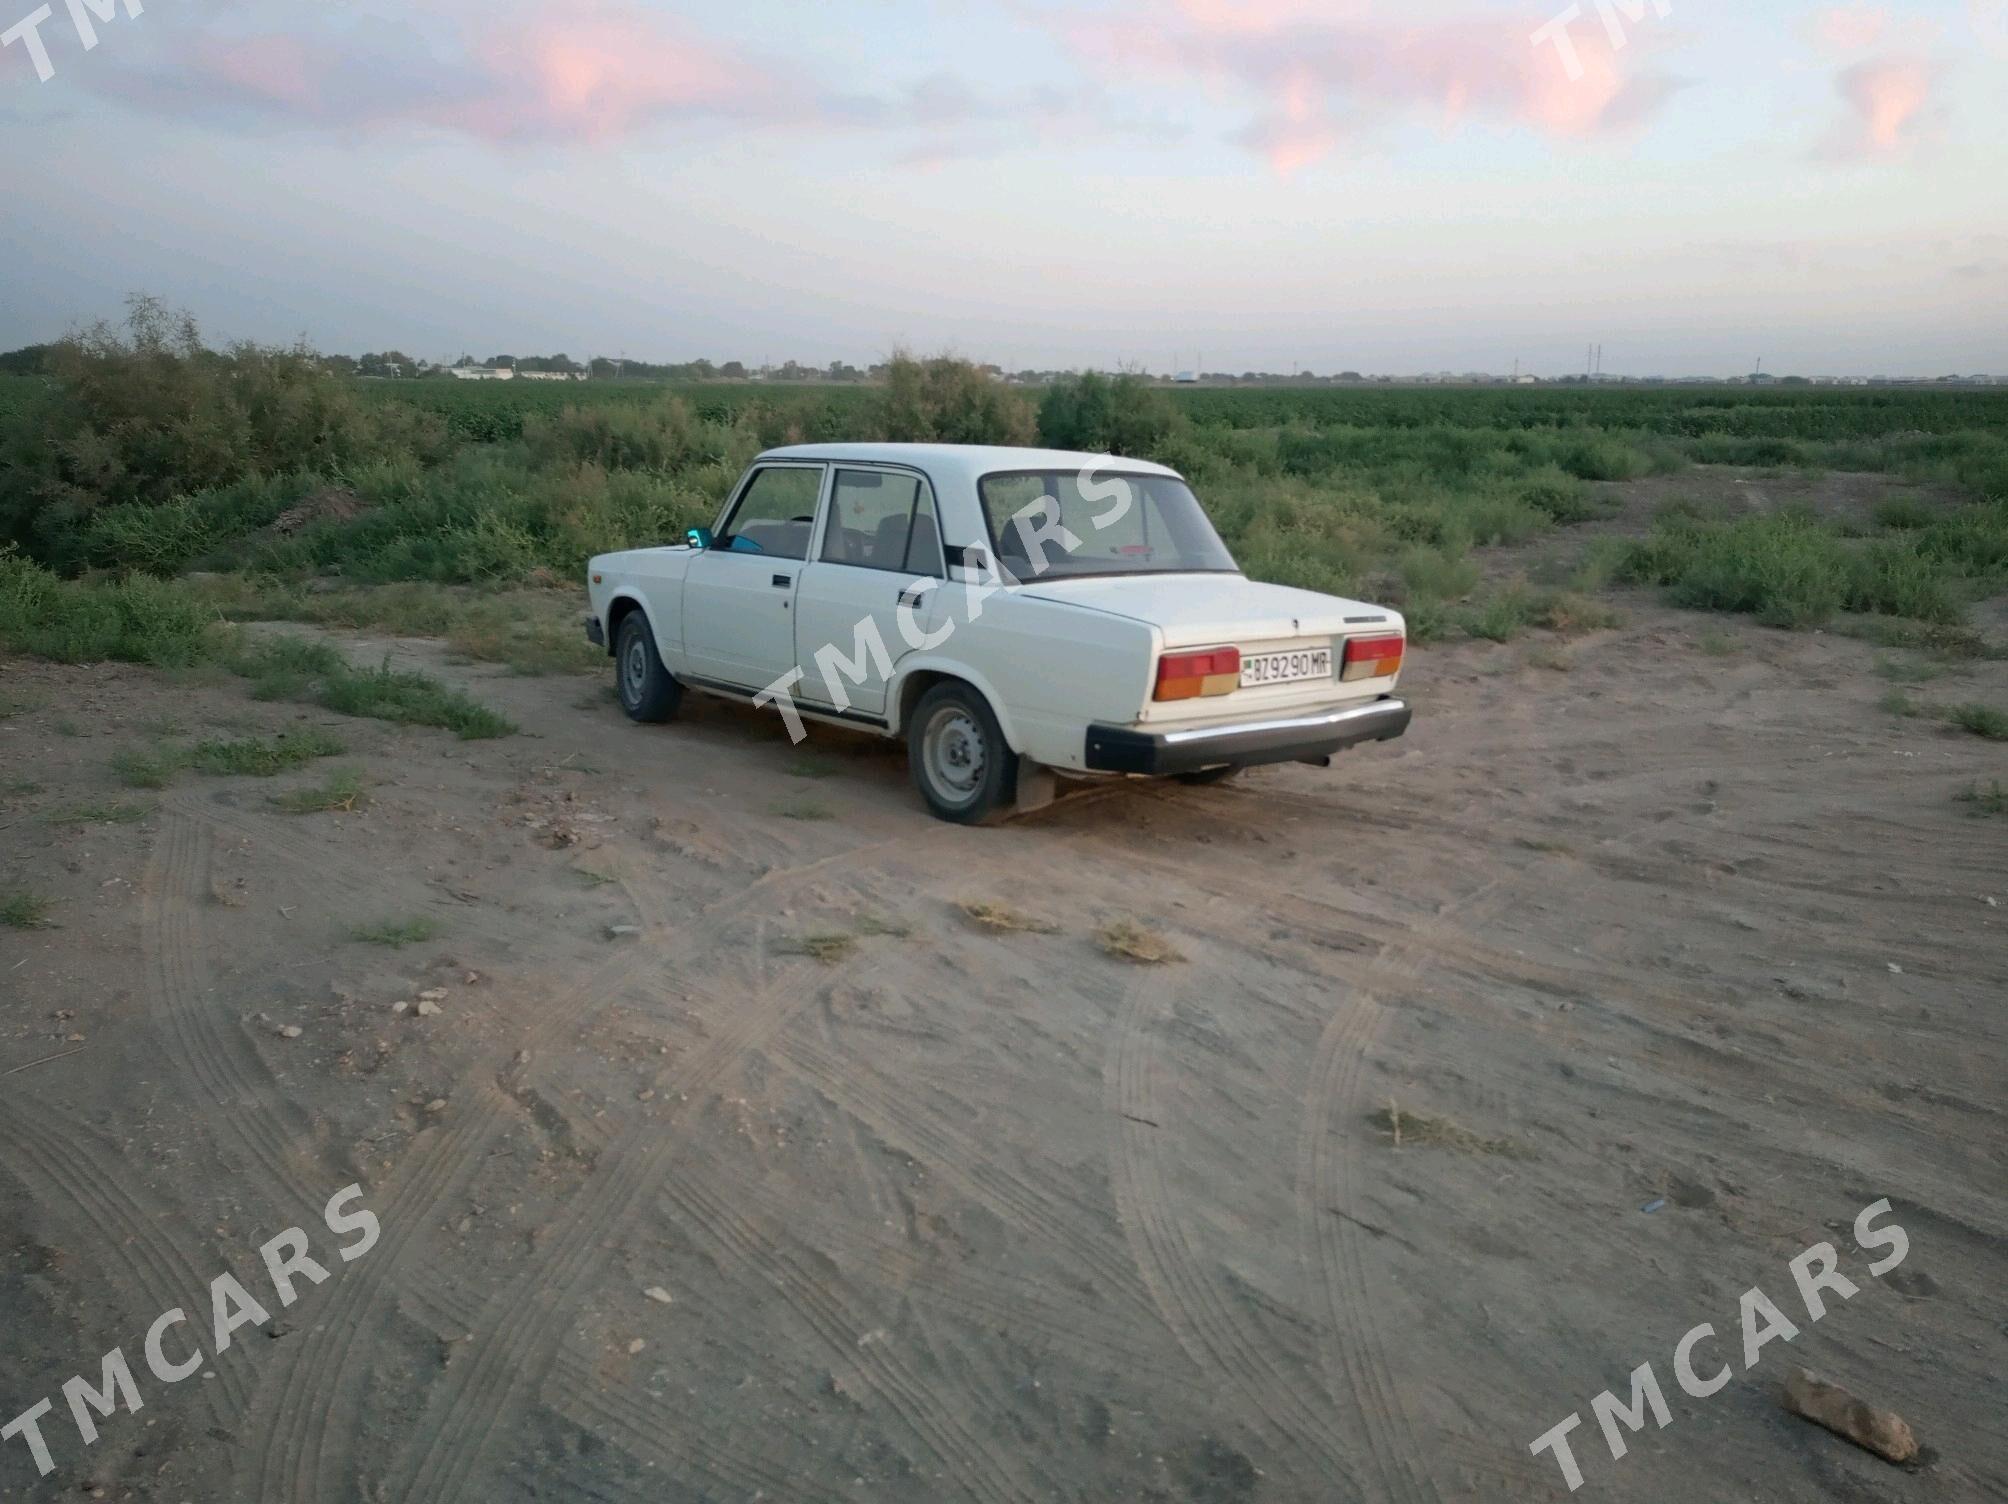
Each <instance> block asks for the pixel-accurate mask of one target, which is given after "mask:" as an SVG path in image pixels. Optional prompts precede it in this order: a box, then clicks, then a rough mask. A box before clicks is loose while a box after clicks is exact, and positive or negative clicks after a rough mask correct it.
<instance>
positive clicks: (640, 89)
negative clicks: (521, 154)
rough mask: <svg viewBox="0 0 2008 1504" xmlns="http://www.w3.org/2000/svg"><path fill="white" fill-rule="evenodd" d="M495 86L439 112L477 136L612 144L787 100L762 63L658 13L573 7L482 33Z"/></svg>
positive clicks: (479, 45) (482, 65)
mask: <svg viewBox="0 0 2008 1504" xmlns="http://www.w3.org/2000/svg"><path fill="white" fill-rule="evenodd" d="M471 51H472V54H473V56H474V59H475V61H476V64H477V66H478V68H479V69H480V71H481V73H482V74H483V75H484V76H485V78H486V79H487V81H488V82H489V84H490V85H491V87H490V88H488V89H486V90H483V91H482V92H481V93H480V94H479V95H477V96H476V97H474V98H472V99H466V100H457V101H451V102H448V103H446V104H444V105H442V106H441V107H440V108H438V109H437V110H435V111H433V112H431V113H432V118H433V119H434V120H435V121H436V122H437V123H439V124H442V125H449V126H456V127H459V128H461V129H464V130H470V131H473V132H475V133H476V134H478V135H483V136H489V137H495V138H506V137H511V136H524V135H533V136H554V137H558V138H564V139H576V140H585V141H603V140H608V139H611V138H615V137H620V136H626V135H629V134H632V133H633V132H634V131H636V130H638V129H640V128H642V127H644V126H647V125H650V124H653V123H655V122H657V121H660V120H663V119H666V118H670V117H675V116H692V115H726V114H744V113H747V112H749V111H753V110H759V111H761V112H763V113H765V112H769V111H771V110H772V109H773V107H774V106H775V104H776V103H777V102H778V101H779V100H780V99H782V98H783V97H784V93H783V91H781V90H780V89H779V88H778V87H777V85H776V81H775V80H774V79H773V78H771V77H770V76H768V75H767V74H766V73H765V72H764V71H763V70H761V69H758V68H755V67H753V66H751V65H749V64H746V63H743V62H740V61H738V60H736V59H734V58H732V57H730V56H728V55H726V54H725V53H723V52H721V51H720V50H718V49H717V48H715V47H713V46H710V45H709V44H707V43H706V42H704V41H703V40H701V39H700V38H698V37H696V36H694V35H691V34H689V33H687V32H683V31H680V30H678V29H674V28H672V27H670V26H668V25H666V24H665V23H664V22H663V21H661V20H659V19H656V18H654V17H645V16H642V15H640V14H637V13H629V12H622V11H616V10H611V9H608V10H601V11H598V12H594V11H591V10H587V11H585V12H584V13H583V14H581V13H580V12H578V11H576V10H573V9H572V8H570V7H567V8H566V13H565V14H564V15H562V16H546V15H544V14H542V13H540V14H539V16H538V17H537V18H536V19H535V20H533V21H531V22H530V23H529V24H527V25H522V26H518V27H512V28H506V29H502V30H498V31H494V32H491V33H488V34H486V35H483V36H480V37H477V38H475V39H474V40H473V43H472V46H471Z"/></svg>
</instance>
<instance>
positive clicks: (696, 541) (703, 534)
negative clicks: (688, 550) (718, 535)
mask: <svg viewBox="0 0 2008 1504" xmlns="http://www.w3.org/2000/svg"><path fill="white" fill-rule="evenodd" d="M683 541H684V542H686V543H688V544H689V545H690V546H691V547H692V548H699V549H702V548H709V547H711V529H710V528H708V527H694V528H692V529H691V530H690V531H689V532H687V533H685V534H684V535H683Z"/></svg>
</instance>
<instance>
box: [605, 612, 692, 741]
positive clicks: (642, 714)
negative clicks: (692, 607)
mask: <svg viewBox="0 0 2008 1504" xmlns="http://www.w3.org/2000/svg"><path fill="white" fill-rule="evenodd" d="M614 687H615V688H616V689H617V690H618V691H619V692H620V697H621V709H622V710H625V711H626V712H627V715H628V719H629V720H631V721H640V722H642V723H643V724H645V725H654V724H656V723H657V722H660V721H666V720H668V719H670V718H671V717H672V716H674V715H675V714H676V707H677V705H678V704H679V703H681V702H682V699H683V686H682V685H681V684H678V683H677V682H676V680H675V679H674V678H672V677H671V676H670V672H669V670H668V669H666V668H664V667H663V666H662V656H661V654H659V653H657V652H656V650H655V632H654V630H653V629H652V628H651V627H650V626H649V624H648V618H647V617H646V616H645V615H643V614H642V613H641V612H640V611H630V612H628V614H627V615H626V616H623V617H622V618H621V625H620V630H619V631H618V632H617V633H615V634H614Z"/></svg>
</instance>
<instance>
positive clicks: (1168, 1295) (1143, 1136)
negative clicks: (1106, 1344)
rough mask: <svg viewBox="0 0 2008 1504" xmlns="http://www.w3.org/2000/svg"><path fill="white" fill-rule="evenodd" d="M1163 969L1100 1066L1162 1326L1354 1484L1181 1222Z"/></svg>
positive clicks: (1118, 1160) (1120, 1193) (1127, 1000)
mask: <svg viewBox="0 0 2008 1504" xmlns="http://www.w3.org/2000/svg"><path fill="white" fill-rule="evenodd" d="M1169 986H1170V984H1169V983H1167V982H1166V980H1165V979H1164V978H1163V977H1162V976H1161V975H1150V974H1142V973H1140V974H1139V975H1138V976H1137V977H1136V978H1135V979H1134V980H1133V981H1132V982H1131V983H1130V985H1129V987H1128V988H1127V989H1126V990H1125V992H1124V995H1123V1000H1122V1005H1121V1009H1120V1012H1119V1016H1118V1018H1117V1020H1116V1026H1115V1030H1114V1037H1113V1039H1112V1040H1111V1042H1110V1045H1109V1051H1108V1055H1107V1057H1106V1061H1105V1064H1104V1068H1103V1083H1104V1090H1105V1095H1106V1100H1107V1103H1108V1108H1109V1117H1110V1120H1111V1125H1112V1126H1111V1143H1110V1146H1109V1147H1110V1154H1109V1159H1110V1176H1111V1179H1112V1180H1113V1182H1114V1185H1115V1194H1116V1207H1117V1211H1118V1213H1119V1215H1120V1217H1121V1220H1122V1224H1123V1228H1124V1230H1125V1232H1126V1233H1127V1234H1128V1236H1129V1243H1130V1251H1131V1254H1132V1256H1133V1257H1134V1259H1135V1261H1136V1266H1137V1269H1138V1270H1139V1272H1140V1273H1141V1274H1142V1276H1143V1279H1144V1282H1145V1284H1146V1285H1147V1286H1148V1287H1149V1289H1150V1292H1151V1296H1152V1298H1153V1300H1154V1301H1155V1302H1156V1304H1157V1308H1158V1311H1159V1313H1160V1315H1161V1317H1162V1319H1163V1320H1164V1322H1165V1324H1166V1325H1167V1326H1169V1327H1170V1328H1171V1331H1172V1334H1173V1335H1174V1336H1175V1337H1176V1338H1177V1339H1178V1343H1179V1346H1180V1347H1182V1348H1183V1349H1184V1350H1185V1352H1186V1354H1187V1355H1188V1356H1189V1357H1190V1358H1191V1359H1192V1361H1193V1362H1194V1363H1196V1364H1197V1365H1198V1366H1199V1368H1200V1370H1201V1371H1202V1372H1204V1373H1209V1374H1217V1375H1219V1376H1221V1377H1222V1378H1223V1379H1225V1380H1226V1381H1227V1382H1228V1383H1229V1384H1231V1385H1232V1386H1233V1387H1234V1388H1235V1390H1237V1391H1238V1392H1239V1394H1240V1396H1241V1398H1242V1399H1243V1400H1244V1401H1245V1406H1246V1408H1245V1410H1244V1419H1246V1420H1247V1421H1248V1422H1250V1423H1251V1424H1252V1425H1253V1426H1255V1427H1256V1428H1257V1429H1258V1430H1259V1431H1260V1432H1261V1433H1262V1434H1265V1435H1267V1436H1268V1437H1269V1438H1270V1439H1271V1440H1272V1441H1273V1442H1275V1443H1277V1444H1278V1445H1279V1446H1280V1447H1281V1448H1282V1449H1284V1450H1286V1451H1288V1452H1290V1453H1291V1454H1293V1455H1294V1456H1296V1457H1297V1459H1298V1460H1299V1461H1300V1462H1304V1463H1308V1464H1310V1466H1311V1468H1312V1470H1313V1475H1314V1476H1315V1477H1316V1478H1317V1479H1318V1481H1319V1484H1320V1485H1328V1484H1329V1482H1330V1480H1331V1479H1333V1478H1343V1479H1345V1480H1347V1481H1348V1483H1351V1482H1352V1481H1353V1479H1354V1477H1355V1472H1354V1460H1353V1458H1352V1457H1350V1456H1349V1455H1348V1454H1347V1452H1346V1450H1345V1448H1344V1447H1342V1446H1340V1445H1338V1444H1337V1443H1336V1442H1335V1441H1334V1439H1333V1437H1332V1436H1331V1434H1330V1432H1331V1417H1330V1416H1329V1415H1328V1414H1324V1413H1321V1412H1320V1411H1319V1410H1318V1408H1317V1407H1316V1406H1314V1405H1312V1404H1311V1403H1309V1402H1308V1401H1307V1400H1306V1399H1305V1397H1304V1386H1303V1383H1302V1381H1301V1379H1299V1378H1297V1377H1296V1376H1293V1375H1291V1374H1289V1373H1287V1372H1285V1371H1284V1369H1283V1368H1282V1367H1281V1366H1279V1365H1278V1364H1277V1362H1276V1361H1275V1359H1274V1357H1273V1356H1272V1355H1271V1354H1270V1353H1268V1352H1266V1351H1265V1350H1264V1349H1263V1346H1262V1344H1261V1343H1260V1342H1259V1341H1258V1340H1257V1339H1255V1338H1254V1337H1252V1336H1251V1335H1250V1334H1249V1332H1248V1330H1247V1327H1248V1323H1247V1321H1246V1320H1245V1319H1244V1318H1243V1317H1241V1316H1240V1315H1238V1314H1237V1313H1236V1312H1235V1311H1234V1310H1233V1309H1231V1308H1230V1307H1229V1306H1228V1304H1227V1300H1226V1297H1225V1296H1224V1295H1223V1294H1222V1293H1221V1291H1220V1288H1219V1286H1218V1285H1217V1284H1216V1283H1215V1282H1214V1280H1213V1279H1212V1277H1211V1276H1210V1274H1209V1273H1208V1272H1207V1271H1206V1270H1205V1269H1204V1268H1202V1267H1201V1260H1200V1257H1199V1256H1198V1254H1196V1253H1195V1251H1194V1250H1193V1248H1192V1246H1191V1243H1190V1242H1189V1241H1188V1239H1187V1238H1186V1236H1185V1233H1184V1231H1183V1229H1182V1228H1181V1227H1180V1226H1179V1222H1178V1217H1177V1211H1176V1208H1175V1206H1174V1204H1173V1197H1172V1194H1171V1190H1170V1187H1169V1186H1168V1185H1167V1184H1166V1181H1165V1174H1164V1165H1163V1162H1162V1160H1161V1159H1160V1157H1159V1154H1160V1149H1161V1146H1162V1143H1163V1140H1164V1138H1165V1137H1166V1135H1167V1133H1168V1132H1169V1129H1170V1125H1169V1124H1168V1123H1167V1121H1166V1118H1165V1116H1164V1111H1165V1109H1164V1107H1163V1106H1162V1105H1161V1104H1160V1102H1159V1100H1158V1090H1157V1087H1158V1082H1157V1062H1156V1058H1155V1051H1154V1050H1153V1048H1152V1045H1151V1040H1150V1025H1151V1023H1152V1021H1153V1020H1154V1019H1155V1018H1156V1017H1157V1016H1158V1014H1159V1012H1160V1011H1161V1009H1162V1007H1163V1006H1164V1005H1166V1004H1168V1002H1169V996H1168V991H1169Z"/></svg>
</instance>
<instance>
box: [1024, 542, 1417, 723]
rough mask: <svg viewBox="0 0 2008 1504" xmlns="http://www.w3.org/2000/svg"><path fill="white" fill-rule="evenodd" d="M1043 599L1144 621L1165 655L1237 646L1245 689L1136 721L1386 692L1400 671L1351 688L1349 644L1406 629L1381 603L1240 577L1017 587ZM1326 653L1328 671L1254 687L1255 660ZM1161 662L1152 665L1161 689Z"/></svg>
mask: <svg viewBox="0 0 2008 1504" xmlns="http://www.w3.org/2000/svg"><path fill="white" fill-rule="evenodd" d="M1020 589H1021V591H1022V593H1024V594H1026V595H1030V596H1034V597H1037V598H1038V599H1040V600H1049V601H1057V602H1064V603H1065V604H1067V605H1070V606H1078V607H1081V608H1084V609H1086V610H1091V611H1106V612H1109V613H1111V614H1112V615H1116V616H1124V617H1128V618H1130V619H1131V620H1133V621H1140V622H1146V623H1148V624H1149V625H1151V626H1153V627H1156V628H1157V629H1158V630H1159V631H1160V632H1161V633H1163V635H1164V652H1165V653H1166V654H1167V655H1169V654H1173V653H1177V652H1179V651H1181V650H1185V649H1193V648H1209V647H1236V648H1239V649H1240V650H1241V654H1242V662H1243V679H1242V683H1241V685H1240V687H1238V688H1236V689H1235V690H1233V691H1232V692H1231V693H1228V694H1223V695H1207V696H1204V697H1198V698H1192V699H1183V700H1169V701H1164V700H1157V699H1155V698H1151V699H1147V700H1146V701H1145V703H1144V704H1143V705H1141V706H1139V707H1138V716H1137V724H1139V725H1153V724H1164V723H1167V722H1204V721H1219V720H1231V719H1234V718H1236V717H1243V718H1245V717H1247V716H1251V715H1254V716H1260V715H1266V714H1287V713H1289V712H1291V711H1293V710H1297V709H1301V708H1303V707H1307V706H1312V705H1331V704H1335V703H1338V702H1341V701H1345V700H1352V699H1371V698H1374V697H1377V696H1379V695H1383V694H1387V693H1389V692H1390V691H1391V690H1392V689H1393V688H1394V685H1395V678H1396V676H1394V675H1388V676H1386V677H1384V678H1377V679H1359V680H1353V681H1351V682H1345V681H1342V680H1341V678H1340V677H1339V670H1340V667H1341V660H1342V657H1343V652H1344V645H1345V641H1346V639H1347V638H1349V637H1371V636H1378V635H1383V634H1387V633H1392V632H1403V633H1404V634H1405V625H1404V623H1403V621H1402V618H1401V614H1400V613H1399V612H1396V611H1392V610H1389V609H1388V608H1387V607H1385V606H1372V605H1368V604H1366V603H1365V602H1363V601H1354V600H1346V599H1344V598H1342V597H1339V596H1332V595H1320V594H1318V593H1317V592H1316V591H1312V590H1297V589H1293V588H1292V587H1290V586H1288V585H1264V584H1259V583H1257V582H1256V581H1254V580H1250V579H1248V578H1246V577H1245V576H1242V575H1227V574H1176V575H1173V574H1165V575H1121V576H1107V577H1101V578H1088V579H1071V580H1070V579H1062V578H1047V579H1042V580H1039V581H1037V582H1035V583H1033V584H1030V585H1026V586H1022V587H1020ZM1319 652H1323V653H1325V654H1326V655H1328V663H1329V672H1326V673H1322V674H1319V675H1318V676H1317V677H1314V678H1304V679H1293V680H1291V681H1289V682H1282V683H1255V682H1250V681H1251V680H1252V679H1253V678H1254V676H1255V674H1256V673H1257V672H1258V671H1259V670H1257V669H1256V668H1252V667H1251V666H1250V665H1249V660H1250V659H1254V658H1268V659H1271V665H1265V666H1276V667H1278V668H1279V669H1280V671H1281V672H1286V673H1291V674H1295V673H1298V672H1301V671H1302V665H1301V662H1300V661H1298V655H1302V654H1315V653H1319ZM1156 672H1157V666H1156V665H1155V664H1153V665H1152V669H1151V678H1152V681H1153V686H1154V683H1155V678H1156Z"/></svg>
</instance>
